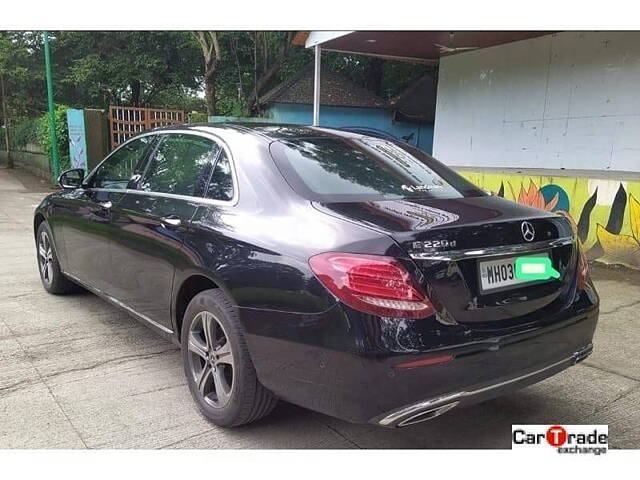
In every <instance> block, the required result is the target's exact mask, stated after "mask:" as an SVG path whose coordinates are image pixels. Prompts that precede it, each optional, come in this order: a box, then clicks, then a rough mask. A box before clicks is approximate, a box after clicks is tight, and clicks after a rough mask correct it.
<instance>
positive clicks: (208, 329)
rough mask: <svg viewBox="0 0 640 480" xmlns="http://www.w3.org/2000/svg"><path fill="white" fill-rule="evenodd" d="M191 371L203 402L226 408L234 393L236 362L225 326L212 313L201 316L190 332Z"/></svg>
mask: <svg viewBox="0 0 640 480" xmlns="http://www.w3.org/2000/svg"><path fill="white" fill-rule="evenodd" d="M188 349H189V355H188V358H189V370H190V372H191V377H192V379H193V381H194V382H195V385H196V387H197V389H198V392H199V394H200V395H201V396H202V398H203V400H204V401H205V402H206V403H208V404H209V405H211V406H213V407H215V408H222V407H224V406H225V405H226V404H227V403H228V402H229V400H230V398H231V394H232V392H233V375H234V360H233V351H232V349H231V344H230V342H229V338H228V336H227V332H226V331H225V329H224V327H223V326H222V324H221V323H220V322H219V321H218V319H217V318H216V317H215V316H214V315H213V314H212V313H210V312H206V311H205V312H200V313H198V314H197V315H196V316H195V318H194V319H193V322H191V327H190V330H189V343H188Z"/></svg>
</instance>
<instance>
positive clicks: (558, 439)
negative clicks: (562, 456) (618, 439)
mask: <svg viewBox="0 0 640 480" xmlns="http://www.w3.org/2000/svg"><path fill="white" fill-rule="evenodd" d="M608 446H609V426H608V425H513V426H512V427H511V448H512V449H516V448H518V449H522V448H529V449H533V448H537V449H544V450H547V449H550V448H552V449H554V450H556V451H557V452H558V453H587V454H591V455H601V454H603V453H607V449H608Z"/></svg>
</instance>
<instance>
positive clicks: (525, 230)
mask: <svg viewBox="0 0 640 480" xmlns="http://www.w3.org/2000/svg"><path fill="white" fill-rule="evenodd" d="M520 231H521V232H522V238H524V239H525V240H526V241H527V242H532V241H533V239H534V238H535V236H536V230H535V229H534V228H533V225H531V224H530V223H529V222H522V225H520Z"/></svg>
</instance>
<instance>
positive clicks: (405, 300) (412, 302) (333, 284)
mask: <svg viewBox="0 0 640 480" xmlns="http://www.w3.org/2000/svg"><path fill="white" fill-rule="evenodd" d="M309 265H310V266H311V269H312V270H313V271H314V273H315V274H316V276H317V277H318V278H319V279H320V281H321V282H322V283H323V284H324V286H325V287H327V288H328V289H329V290H330V291H331V292H332V293H333V294H334V295H335V296H336V297H338V298H339V299H340V300H341V301H342V302H344V303H346V304H347V305H349V306H350V307H353V308H355V309H356V310H360V311H362V312H365V313H371V314H374V315H380V316H383V317H401V318H424V317H426V316H428V315H431V314H432V313H433V312H434V309H433V306H432V305H431V302H429V299H427V297H426V296H425V295H424V293H422V291H421V290H420V288H419V287H418V286H417V285H416V284H415V282H414V281H413V279H412V278H411V275H410V274H409V272H408V271H407V270H406V269H405V268H404V267H403V266H402V264H401V263H400V262H398V261H397V260H396V259H395V258H392V257H385V256H381V255H362V254H355V253H337V252H328V253H321V254H319V255H316V256H314V257H311V258H310V259H309Z"/></svg>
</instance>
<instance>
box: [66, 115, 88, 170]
mask: <svg viewBox="0 0 640 480" xmlns="http://www.w3.org/2000/svg"><path fill="white" fill-rule="evenodd" d="M67 126H68V128H69V158H70V160H71V168H83V169H84V170H85V172H86V171H87V138H86V132H85V127H84V112H83V111H82V110H77V109H75V108H70V109H68V110H67Z"/></svg>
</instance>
